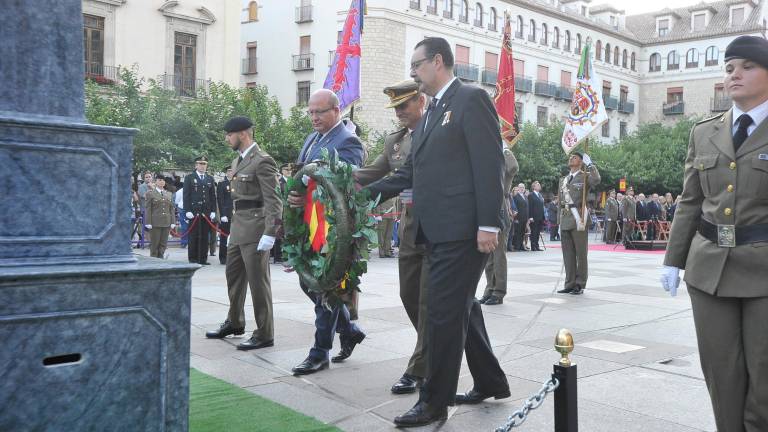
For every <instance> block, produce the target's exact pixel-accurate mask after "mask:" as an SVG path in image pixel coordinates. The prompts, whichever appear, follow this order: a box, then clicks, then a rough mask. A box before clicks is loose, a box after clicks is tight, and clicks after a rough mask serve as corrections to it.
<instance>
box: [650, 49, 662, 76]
mask: <svg viewBox="0 0 768 432" xmlns="http://www.w3.org/2000/svg"><path fill="white" fill-rule="evenodd" d="M660 70H661V54H659V53H653V54H651V58H650V59H648V72H658V71H660Z"/></svg>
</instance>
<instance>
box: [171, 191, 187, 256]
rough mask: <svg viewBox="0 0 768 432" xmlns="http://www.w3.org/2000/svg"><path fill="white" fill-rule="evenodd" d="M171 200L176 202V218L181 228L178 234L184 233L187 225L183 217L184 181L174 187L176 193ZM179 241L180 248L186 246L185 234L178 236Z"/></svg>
mask: <svg viewBox="0 0 768 432" xmlns="http://www.w3.org/2000/svg"><path fill="white" fill-rule="evenodd" d="M173 201H174V202H175V204H176V214H177V215H178V216H177V220H178V221H179V229H180V230H181V232H180V233H179V234H184V233H186V232H187V226H188V225H189V224H188V223H187V218H185V217H184V183H182V184H181V187H179V188H178V189H176V193H175V194H174V195H173ZM179 243H180V247H181V248H182V249H183V248H185V247H187V243H188V240H187V236H186V235H185V236H183V237H181V238H179Z"/></svg>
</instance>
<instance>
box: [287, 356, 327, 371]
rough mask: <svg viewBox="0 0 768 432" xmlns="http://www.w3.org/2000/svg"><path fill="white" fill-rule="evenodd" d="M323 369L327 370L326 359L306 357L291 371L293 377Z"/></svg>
mask: <svg viewBox="0 0 768 432" xmlns="http://www.w3.org/2000/svg"><path fill="white" fill-rule="evenodd" d="M323 369H328V359H314V358H312V357H307V358H306V359H305V360H304V361H303V362H301V363H299V364H298V365H296V366H294V367H293V369H291V372H293V374H294V375H309V374H313V373H315V372H317V371H321V370H323Z"/></svg>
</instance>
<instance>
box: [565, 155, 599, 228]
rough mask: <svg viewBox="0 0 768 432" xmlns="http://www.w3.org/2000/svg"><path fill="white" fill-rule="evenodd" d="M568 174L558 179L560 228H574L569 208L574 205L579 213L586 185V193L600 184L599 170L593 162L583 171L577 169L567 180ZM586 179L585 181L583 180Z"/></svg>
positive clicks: (573, 220) (574, 220)
mask: <svg viewBox="0 0 768 432" xmlns="http://www.w3.org/2000/svg"><path fill="white" fill-rule="evenodd" d="M569 177H570V174H569V175H567V176H565V177H563V178H562V179H561V180H560V229H561V230H573V229H576V225H577V224H576V218H574V217H573V213H572V212H571V208H572V207H575V208H576V209H577V210H578V211H579V214H581V207H582V205H581V203H582V196H583V195H584V188H585V187H586V188H587V190H586V194H587V195H588V194H589V189H590V188H593V187H595V186H597V185H598V184H600V172H599V171H598V170H597V167H596V166H595V165H594V164H593V165H591V166H589V167H587V170H586V174H585V172H584V171H577V172H576V174H574V175H573V178H571V179H570V181H569ZM585 180H586V181H585ZM585 222H586V221H585Z"/></svg>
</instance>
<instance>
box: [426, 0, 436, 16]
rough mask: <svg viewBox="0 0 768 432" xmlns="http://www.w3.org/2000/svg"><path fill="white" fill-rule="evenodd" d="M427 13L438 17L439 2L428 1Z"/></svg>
mask: <svg viewBox="0 0 768 432" xmlns="http://www.w3.org/2000/svg"><path fill="white" fill-rule="evenodd" d="M427 13H428V14H432V15H437V0H427Z"/></svg>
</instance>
